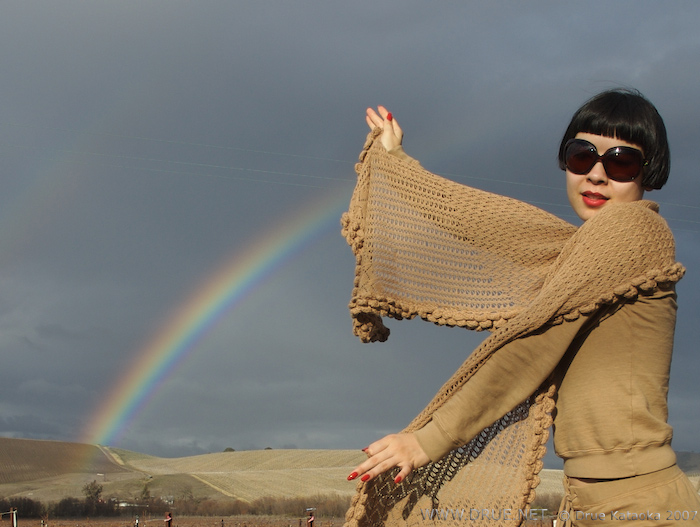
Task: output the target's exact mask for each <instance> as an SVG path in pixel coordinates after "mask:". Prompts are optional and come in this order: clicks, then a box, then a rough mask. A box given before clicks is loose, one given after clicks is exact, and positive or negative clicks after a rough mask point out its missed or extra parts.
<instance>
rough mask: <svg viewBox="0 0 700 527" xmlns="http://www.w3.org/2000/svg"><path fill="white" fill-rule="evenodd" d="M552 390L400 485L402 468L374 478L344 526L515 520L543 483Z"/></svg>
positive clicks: (505, 523)
mask: <svg viewBox="0 0 700 527" xmlns="http://www.w3.org/2000/svg"><path fill="white" fill-rule="evenodd" d="M553 391H554V390H553V388H552V389H550V390H549V391H548V392H544V393H542V394H541V395H540V396H539V398H538V403H537V404H535V405H533V406H530V404H531V401H530V400H528V401H525V402H524V403H523V404H521V405H519V406H518V407H517V408H514V409H513V410H512V411H511V412H508V414H506V415H505V416H504V417H503V418H501V419H500V420H498V421H497V422H496V423H494V424H493V425H492V426H490V427H489V428H487V429H485V430H484V431H482V432H481V433H480V434H479V435H478V436H477V437H475V438H474V439H473V440H472V441H470V442H469V443H468V444H466V445H464V446H463V447H460V448H458V449H455V450H453V451H452V452H450V453H449V454H448V455H447V456H445V457H444V458H443V459H441V460H440V461H439V462H436V463H430V464H428V465H427V466H425V467H422V468H420V469H418V470H415V471H414V472H413V473H412V474H411V475H410V476H409V477H408V478H407V479H406V480H404V481H403V482H402V483H400V484H398V485H397V484H396V483H395V482H394V481H393V479H394V477H395V476H396V473H397V472H398V469H395V470H394V471H392V472H390V473H388V474H383V475H381V476H379V477H377V478H375V479H373V480H370V481H369V482H368V483H367V484H366V485H365V486H364V489H363V491H364V492H363V493H362V494H358V495H357V496H356V497H355V500H354V503H353V506H352V507H351V508H350V510H349V511H348V514H347V516H346V525H348V526H353V527H355V526H357V527H377V526H383V525H424V524H426V523H428V524H430V523H436V524H437V523H439V524H440V525H455V526H456V525H462V526H469V525H482V524H483V517H484V515H485V514H488V515H489V518H491V519H490V520H488V521H489V525H494V526H513V525H518V524H519V523H520V520H522V518H523V517H524V514H525V511H526V510H527V506H528V505H529V504H530V503H531V502H532V500H534V497H535V493H534V488H535V487H536V486H537V484H538V483H539V479H538V478H537V477H536V476H534V474H536V473H538V472H539V471H540V469H541V467H542V461H541V456H542V455H543V454H544V448H545V447H544V444H545V443H546V441H547V438H548V432H547V429H548V427H549V425H550V424H551V416H550V412H551V410H552V409H553V406H554V403H553V400H552V398H551V395H552V393H553ZM448 483H449V484H448ZM494 488H498V492H494V491H493V489H494ZM485 510H486V511H488V513H486V512H484V511H485ZM476 511H478V513H477V512H476Z"/></svg>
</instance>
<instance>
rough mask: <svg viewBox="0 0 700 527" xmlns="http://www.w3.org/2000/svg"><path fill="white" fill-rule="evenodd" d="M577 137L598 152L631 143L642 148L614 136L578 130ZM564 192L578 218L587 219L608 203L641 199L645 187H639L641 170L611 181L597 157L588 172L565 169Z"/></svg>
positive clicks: (639, 148) (632, 145)
mask: <svg viewBox="0 0 700 527" xmlns="http://www.w3.org/2000/svg"><path fill="white" fill-rule="evenodd" d="M576 138H577V139H584V140H586V141H588V142H590V143H592V144H593V145H594V146H595V147H596V149H597V150H598V153H599V154H602V153H605V152H607V151H608V150H609V149H610V148H613V147H615V146H631V147H632V148H636V149H638V150H641V147H639V145H635V144H632V143H628V142H626V141H622V140H620V139H615V138H614V137H605V136H602V135H595V134H589V133H578V134H576ZM566 193H567V195H568V197H569V203H571V206H572V207H573V209H574V212H575V213H576V214H577V215H578V217H579V218H581V219H582V220H584V221H586V220H588V219H590V218H592V217H593V216H594V215H595V214H596V213H597V212H598V211H600V210H601V209H602V208H603V207H605V206H606V205H607V204H608V203H625V202H630V201H637V200H640V199H642V197H643V196H644V188H643V187H642V176H641V174H640V175H639V176H637V177H636V178H635V179H633V180H632V181H624V182H622V181H614V180H612V179H609V178H608V175H607V174H606V173H605V169H604V168H603V163H601V162H600V161H598V162H597V163H596V164H595V165H594V166H593V168H592V169H591V170H590V172H588V174H574V173H573V172H570V171H569V170H568V169H567V171H566Z"/></svg>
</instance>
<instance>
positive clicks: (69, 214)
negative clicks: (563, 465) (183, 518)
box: [0, 0, 700, 456]
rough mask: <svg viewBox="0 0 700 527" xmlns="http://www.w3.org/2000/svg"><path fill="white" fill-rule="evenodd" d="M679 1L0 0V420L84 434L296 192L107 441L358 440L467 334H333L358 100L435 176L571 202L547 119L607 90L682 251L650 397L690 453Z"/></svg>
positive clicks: (683, 38) (692, 404)
mask: <svg viewBox="0 0 700 527" xmlns="http://www.w3.org/2000/svg"><path fill="white" fill-rule="evenodd" d="M699 20H700V3H697V2H694V1H685V2H664V3H660V2H651V1H649V2H646V1H634V2H632V1H618V2H614V3H610V2H598V1H592V2H587V3H585V5H584V4H581V3H565V2H556V1H535V2H527V3H523V2H500V1H499V2H493V1H484V2H468V3H467V2H416V1H401V2H399V1H381V0H372V1H366V0H359V1H354V2H321V1H318V2H308V1H300V0H297V1H294V2H291V1H290V2H282V1H236V2H233V1H230V2H227V1H207V0H198V1H191V0H190V1H177V0H168V1H165V0H153V1H149V2H143V1H140V0H139V1H130V0H121V1H119V2H116V1H112V2H107V1H94V2H90V1H72V0H59V1H44V2H41V1H33V0H17V1H14V0H8V1H4V2H3V3H2V15H1V16H0V102H1V104H0V181H1V182H2V189H3V191H2V193H0V364H2V369H1V370H0V371H2V381H0V435H2V436H7V437H22V438H39V439H57V440H70V441H84V440H86V439H90V438H91V437H95V436H94V429H95V426H96V425H95V423H96V421H97V420H100V419H102V420H106V421H109V420H110V419H113V418H116V417H117V413H118V410H107V409H106V404H107V403H108V400H109V398H110V397H112V395H111V394H114V393H116V392H117V391H118V390H119V388H118V387H119V385H120V383H121V382H123V381H124V379H125V378H126V377H127V376H129V375H131V374H132V373H133V369H134V368H135V367H136V365H137V364H139V360H140V359H141V358H143V357H144V355H146V354H148V353H149V351H150V350H151V346H152V345H151V344H149V343H152V342H153V341H154V339H157V338H158V337H159V335H162V334H163V332H164V331H166V328H171V327H173V325H177V324H178V322H177V320H178V319H177V316H178V313H179V312H180V311H182V310H183V309H186V307H187V306H188V305H189V304H190V303H192V299H193V298H194V297H196V295H197V294H198V292H200V291H202V290H203V288H205V287H206V286H207V285H211V283H212V277H213V276H214V275H215V274H216V273H217V272H218V271H219V270H221V269H222V268H224V269H226V268H227V267H229V268H230V267H231V266H235V265H238V263H236V262H238V261H239V259H240V260H242V259H244V258H246V257H247V256H248V255H250V254H253V253H254V250H255V247H256V243H258V242H261V241H265V240H274V239H275V236H277V237H278V241H277V242H276V243H277V246H274V245H273V253H274V249H275V247H277V249H278V252H282V246H283V244H284V236H286V234H285V233H286V232H287V231H286V230H285V229H288V228H289V226H290V225H292V226H293V225H295V223H294V222H298V221H300V220H299V218H300V217H302V216H303V215H304V214H307V215H309V216H307V218H308V217H310V218H311V220H308V219H307V220H304V221H306V223H304V222H303V221H302V223H301V225H302V227H303V228H302V229H301V230H302V231H303V230H304V229H306V230H308V233H309V235H308V236H306V237H303V236H302V237H300V239H299V240H298V241H295V242H294V243H292V247H291V249H294V250H292V251H288V252H287V253H286V254H285V255H284V257H283V258H282V259H281V260H279V261H278V262H277V264H276V265H275V266H273V267H272V268H271V270H270V271H268V272H267V274H265V275H264V276H263V277H262V278H259V279H258V280H257V282H255V283H252V287H250V288H249V289H248V290H247V291H246V292H245V294H244V295H242V296H241V297H240V298H239V299H238V300H236V301H235V302H231V304H230V305H229V307H228V309H227V310H226V311H225V312H224V313H222V314H221V316H220V317H219V318H218V319H217V320H216V321H215V323H213V324H211V325H210V326H209V327H208V329H207V330H206V331H204V332H203V334H202V335H200V336H199V338H197V339H195V340H194V342H193V343H192V344H191V345H190V346H189V347H188V348H187V350H186V351H185V352H183V353H182V356H181V357H180V360H179V361H178V362H177V364H174V365H172V367H171V368H170V369H169V370H168V371H167V372H166V374H164V377H163V378H162V379H160V380H158V381H157V382H156V381H153V382H152V385H151V386H150V392H149V393H148V397H146V398H145V399H144V400H143V401H142V403H141V405H140V406H139V407H138V408H137V409H136V410H135V411H134V412H132V414H131V416H130V418H129V419H127V420H126V421H125V422H124V423H123V425H122V426H121V428H119V430H118V432H119V433H118V434H116V433H115V434H114V435H112V436H111V437H112V439H111V444H112V445H113V446H118V447H122V448H127V449H131V450H136V451H141V452H146V453H150V454H155V455H161V456H178V455H190V454H197V453H203V452H213V451H220V450H223V449H224V448H226V447H231V448H234V449H236V450H243V449H254V448H265V447H272V448H285V447H291V448H358V449H359V448H362V447H364V446H366V445H367V444H368V443H369V442H371V441H372V440H374V439H376V438H378V437H380V436H382V435H384V434H385V433H388V432H393V431H397V430H399V429H401V428H402V427H403V426H405V425H406V424H407V423H408V422H409V421H410V419H411V418H412V417H413V416H414V415H415V414H416V413H417V412H419V411H420V410H421V409H422V408H423V405H424V404H425V403H427V402H428V401H429V399H430V398H431V397H432V395H433V394H434V393H435V391H436V390H437V389H438V388H439V387H440V385H441V384H442V382H443V381H444V380H445V379H446V378H447V377H448V376H449V375H450V374H451V373H452V371H454V369H455V368H456V367H457V366H458V365H459V364H460V363H461V362H462V361H463V360H464V358H465V357H466V356H467V355H468V354H469V352H470V351H471V350H472V349H473V348H474V346H475V345H476V344H477V343H478V342H480V340H481V339H482V338H483V335H480V334H472V333H470V332H468V331H466V330H461V329H447V328H438V327H435V326H432V325H430V324H427V323H425V322H422V321H413V322H395V321H390V322H389V325H390V327H391V328H392V329H393V332H392V336H391V338H390V339H389V341H388V342H387V343H384V344H374V345H363V344H361V343H360V342H359V341H358V340H357V339H356V338H355V337H353V335H352V331H351V320H350V317H349V314H348V312H347V302H348V299H349V296H350V290H351V285H352V279H353V263H354V259H353V256H352V254H351V252H350V249H349V248H348V247H347V245H346V244H345V241H344V239H343V238H342V237H341V235H340V227H339V215H340V212H341V210H342V205H343V203H347V201H348V200H349V198H350V194H351V192H352V189H353V185H354V177H355V174H354V171H353V164H354V162H355V160H356V157H357V153H358V152H359V150H360V148H361V146H362V144H363V142H364V138H365V134H366V131H367V129H366V125H365V123H364V119H363V115H364V111H365V108H366V107H367V106H369V105H377V104H384V105H386V106H387V107H388V108H389V109H390V110H391V111H392V112H393V113H394V115H395V116H396V118H397V119H398V120H399V121H400V123H401V125H402V126H403V128H404V130H405V132H406V138H405V141H404V144H405V147H406V149H407V151H408V152H409V153H411V154H412V155H413V156H414V157H417V158H418V159H420V160H421V162H422V164H423V165H424V166H425V167H426V168H428V169H429V170H431V171H434V172H437V173H440V174H444V175H448V176H449V177H451V178H453V179H455V180H457V181H461V182H464V183H467V184H471V185H475V186H478V187H480V188H484V189H486V190H490V191H494V192H498V193H502V194H507V195H509V196H513V197H516V198H518V199H522V200H525V201H528V202H531V203H535V204H537V205H539V206H541V207H543V208H545V209H547V210H549V211H551V212H553V213H555V214H558V215H560V216H562V217H564V218H565V219H567V220H570V221H572V222H575V221H576V220H575V218H574V217H573V216H572V213H571V212H570V210H569V208H568V205H567V202H566V197H565V194H564V190H563V187H564V178H563V174H562V173H561V172H560V171H559V170H558V168H557V166H556V162H555V156H556V150H557V146H558V141H559V139H560V135H561V134H562V133H563V130H564V128H565V127H566V125H567V123H568V120H569V118H570V116H571V114H572V113H573V111H574V110H575V109H576V108H577V107H578V106H579V105H580V104H581V103H582V102H583V101H585V100H586V99H587V98H589V97H590V96H592V95H594V94H595V93H597V92H599V91H601V90H604V89H607V88H610V87H616V86H627V87H635V88H638V89H639V90H641V91H642V92H643V93H644V94H645V95H647V96H648V97H649V98H650V99H651V100H652V101H653V102H654V103H655V104H656V106H657V107H658V109H659V111H660V112H661V114H662V115H663V117H664V119H665V121H666V125H667V127H668V132H669V137H670V142H671V148H672V157H673V168H672V173H671V179H670V182H669V183H668V185H667V186H666V188H664V189H663V190H661V191H655V192H653V193H652V194H649V195H648V197H649V198H650V199H654V200H657V201H658V202H660V203H661V210H662V214H663V215H664V216H665V217H666V218H667V219H668V222H669V225H670V226H671V228H672V229H673V231H674V233H675V235H676V240H677V253H678V259H679V260H680V261H681V262H683V263H684V264H685V265H686V266H687V268H688V272H687V275H686V277H685V278H684V279H683V280H682V281H681V283H680V284H679V287H678V291H679V304H680V310H679V318H678V329H677V333H676V350H675V355H674V359H673V365H672V379H671V383H672V384H671V391H670V396H669V404H670V420H671V423H672V424H673V426H674V427H675V439H674V446H675V447H676V449H678V450H696V451H697V450H698V449H699V448H700V445H699V444H698V442H697V437H698V431H699V428H698V423H699V422H700V405H698V404H697V402H696V401H697V397H698V393H699V392H698V381H697V372H698V371H700V357H699V356H698V353H697V343H698V341H699V340H700V324H698V323H697V320H698V314H699V312H700V305H699V304H698V298H700V206H699V205H698V196H700V178H698V175H697V173H698V169H697V164H698V163H697V160H696V159H695V156H696V155H697V150H698V145H700V126H699V125H698V123H700V99H699V96H698V93H700V90H699V86H700V33H698V31H697V23H698V21H699ZM328 210H331V211H332V213H331V214H328V213H327V212H326V213H325V215H324V214H323V211H328ZM333 211H334V212H333ZM304 226H305V227H304ZM312 227H313V229H312ZM296 234H299V232H297V233H296ZM290 236H291V235H290ZM269 260H270V257H268V258H267V260H266V259H265V258H263V257H259V260H258V264H259V265H260V266H263V264H265V263H269ZM229 285H230V284H229ZM222 287H223V286H222ZM392 322H393V323H392ZM185 323H187V321H185ZM144 368H146V366H144ZM130 372H132V373H130ZM142 388H143V387H142ZM110 412H114V414H111V413H110ZM91 431H93V432H91ZM91 433H93V435H90V434H91Z"/></svg>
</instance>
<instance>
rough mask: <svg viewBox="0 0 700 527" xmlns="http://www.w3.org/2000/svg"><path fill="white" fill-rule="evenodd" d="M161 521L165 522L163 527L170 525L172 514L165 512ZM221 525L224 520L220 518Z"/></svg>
mask: <svg viewBox="0 0 700 527" xmlns="http://www.w3.org/2000/svg"><path fill="white" fill-rule="evenodd" d="M163 521H164V522H165V527H172V524H173V515H172V514H170V513H169V512H166V513H165V519H164V520H163ZM221 527H224V520H221Z"/></svg>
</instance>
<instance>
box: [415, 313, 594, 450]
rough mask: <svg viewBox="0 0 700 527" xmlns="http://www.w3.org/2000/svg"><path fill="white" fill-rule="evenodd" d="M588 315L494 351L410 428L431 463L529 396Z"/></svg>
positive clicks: (568, 345) (579, 329) (555, 364)
mask: <svg viewBox="0 0 700 527" xmlns="http://www.w3.org/2000/svg"><path fill="white" fill-rule="evenodd" d="M591 318H595V317H594V316H593V315H591V316H588V317H586V316H579V318H578V319H576V320H574V321H572V322H563V323H562V324H559V325H557V326H552V327H549V328H548V329H547V330H546V331H544V332H542V333H536V334H532V335H528V336H527V337H524V338H521V339H516V340H513V341H511V342H509V343H508V344H506V345H505V346H503V347H502V348H500V349H498V350H497V351H496V352H495V353H494V354H493V355H492V356H491V358H489V359H488V360H487V361H486V363H484V364H483V365H482V366H481V368H479V370H478V371H477V372H476V373H475V374H474V376H473V377H472V378H470V379H469V380H468V381H467V382H466V383H465V384H464V385H463V386H462V387H461V388H460V389H459V390H458V391H457V392H455V393H454V395H452V397H451V398H450V399H449V400H448V401H447V402H446V403H445V404H443V405H442V406H441V407H440V408H439V409H438V410H437V411H436V412H435V413H434V414H433V416H432V418H431V421H429V422H428V423H427V424H426V425H425V426H424V427H423V428H421V429H420V430H417V431H416V432H414V434H415V436H416V438H417V439H418V442H419V443H420V445H421V447H422V448H423V450H424V451H425V453H426V454H427V455H428V457H429V458H430V459H431V460H432V461H437V460H439V459H440V458H442V457H443V456H444V455H445V454H447V453H448V452H450V451H451V450H453V449H455V448H458V447H460V446H463V445H465V444H466V443H468V442H469V441H471V440H472V439H473V438H474V437H475V436H476V435H477V434H478V433H479V432H481V431H482V430H483V429H484V428H486V427H487V426H490V425H492V424H493V423H494V422H495V421H496V420H497V419H500V418H501V417H503V416H504V415H505V414H506V413H507V412H509V411H510V410H512V409H513V408H515V407H516V406H517V405H518V404H520V403H521V402H523V401H524V400H525V399H527V398H528V397H529V396H530V395H532V394H533V393H534V392H535V390H537V388H539V387H540V385H541V384H542V383H543V382H544V381H545V380H546V379H547V377H548V376H549V375H550V373H552V371H553V370H554V369H555V368H556V366H557V364H558V363H559V361H560V360H561V358H562V357H563V356H564V354H565V353H566V351H567V350H568V349H569V347H570V345H571V343H572V342H573V341H574V340H575V339H576V338H577V335H578V334H579V333H581V334H583V333H584V331H585V329H586V327H585V326H586V323H587V322H588V321H589V319H591Z"/></svg>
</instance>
